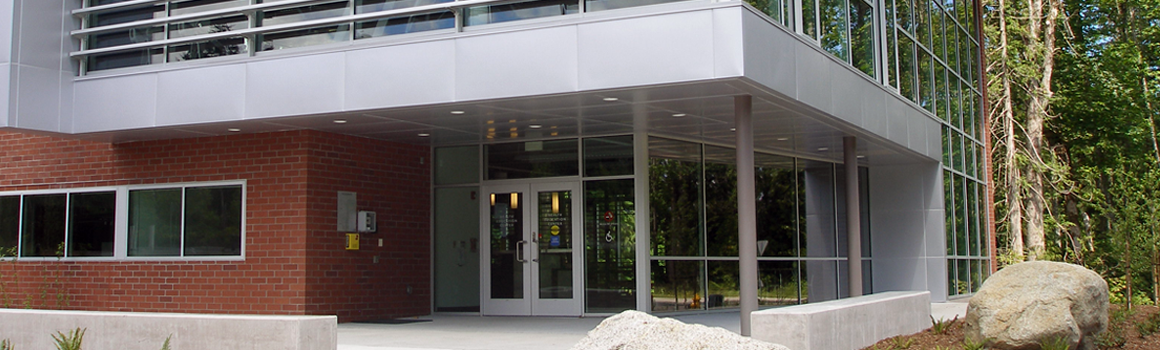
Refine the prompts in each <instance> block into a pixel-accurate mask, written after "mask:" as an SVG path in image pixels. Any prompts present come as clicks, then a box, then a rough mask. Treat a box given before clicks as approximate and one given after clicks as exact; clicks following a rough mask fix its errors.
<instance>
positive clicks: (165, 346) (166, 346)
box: [0, 334, 173, 350]
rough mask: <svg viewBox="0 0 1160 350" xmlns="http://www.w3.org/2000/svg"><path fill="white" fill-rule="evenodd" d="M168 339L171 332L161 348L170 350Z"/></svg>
mask: <svg viewBox="0 0 1160 350" xmlns="http://www.w3.org/2000/svg"><path fill="white" fill-rule="evenodd" d="M170 339H173V334H170V335H169V336H168V337H165V343H164V344H161V350H170V349H169V340H170ZM0 350H3V349H0Z"/></svg>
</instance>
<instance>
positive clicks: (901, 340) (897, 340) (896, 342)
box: [891, 335, 914, 350]
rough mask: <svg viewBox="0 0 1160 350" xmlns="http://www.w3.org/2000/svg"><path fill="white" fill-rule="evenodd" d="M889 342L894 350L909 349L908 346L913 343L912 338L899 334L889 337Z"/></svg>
mask: <svg viewBox="0 0 1160 350" xmlns="http://www.w3.org/2000/svg"><path fill="white" fill-rule="evenodd" d="M891 344H892V346H893V347H894V349H895V350H902V349H910V346H911V345H914V338H911V337H907V336H901V335H900V336H897V337H894V338H891Z"/></svg>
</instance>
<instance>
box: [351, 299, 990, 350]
mask: <svg viewBox="0 0 1160 350" xmlns="http://www.w3.org/2000/svg"><path fill="white" fill-rule="evenodd" d="M966 312H967V303H966V301H965V300H964V301H954V302H949V303H934V304H931V317H934V319H936V320H939V319H947V320H949V319H952V318H954V317H955V316H956V315H957V316H958V317H959V318H963V316H965V315H966ZM659 316H660V317H672V318H675V319H678V320H681V321H682V322H685V323H697V324H703V325H706V326H710V327H721V328H725V329H727V330H730V331H732V332H738V331H739V329H740V328H741V324H740V320H739V319H740V316H739V314H738V313H737V311H730V312H715V313H702V314H690V315H675V316H669V315H663V314H662V315H659ZM415 319H416V320H423V321H422V322H415V323H406V324H368V323H343V324H339V325H338V349H339V350H461V349H462V350H567V349H569V348H571V347H572V345H573V344H576V343H577V342H579V341H580V339H582V338H584V336H585V335H587V334H588V331H590V330H592V329H593V328H596V325H597V324H600V321H603V320H604V318H603V317H482V316H479V315H472V314H436V315H433V316H424V317H418V318H415Z"/></svg>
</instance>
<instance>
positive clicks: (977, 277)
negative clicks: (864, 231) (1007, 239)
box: [746, 0, 990, 296]
mask: <svg viewBox="0 0 1160 350" xmlns="http://www.w3.org/2000/svg"><path fill="white" fill-rule="evenodd" d="M782 1H784V0H782ZM746 2H747V3H749V4H750V5H753V6H754V7H755V8H757V9H758V10H760V11H762V12H764V13H765V14H766V15H768V16H769V17H770V18H771V19H773V20H774V22H777V23H781V24H782V25H784V26H786V27H787V28H788V29H789V30H792V31H795V32H797V33H798V34H800V35H803V36H806V37H808V38H810V39H813V40H814V41H815V42H816V43H817V45H818V46H820V47H821V48H823V49H825V50H826V51H827V52H829V53H830V54H832V55H833V56H835V57H837V58H838V59H840V60H842V61H844V62H847V63H849V64H850V65H851V66H852V67H854V68H856V69H857V70H859V71H861V72H863V73H866V74H867V75H868V76H870V77H871V78H874V79H876V80H878V81H879V82H880V83H881V84H883V85H885V86H887V87H888V89H890V90H893V91H896V92H897V93H898V94H899V95H901V96H902V97H904V98H906V99H907V100H910V101H912V102H914V103H915V105H917V106H918V107H920V108H922V109H925V110H927V111H928V112H930V115H931V116H933V117H935V118H936V119H937V120H939V121H940V122H942V124H943V128H942V136H943V169H944V172H943V177H944V185H945V186H944V188H943V190H944V191H945V192H944V196H945V197H946V204H947V206H946V208H947V212H946V236H947V237H946V240H947V255H948V257H949V258H950V260H949V261H948V264H947V276H948V280H947V285H948V287H950V288H949V289H948V290H949V291H950V295H952V296H953V295H960V294H970V293H974V291H975V290H977V289H978V287H979V286H980V284H981V283H982V280H983V279H985V278H986V277H987V276H988V275H989V271H990V268H989V266H990V264H989V259H990V258H989V257H990V251H989V247H990V245H989V244H988V242H989V237H988V230H986V229H985V228H984V225H985V223H986V222H987V217H986V216H987V214H988V211H987V210H986V208H985V207H983V206H981V204H980V202H979V200H981V199H983V198H984V195H985V193H986V186H987V185H986V176H985V174H986V172H987V169H986V167H985V162H986V158H985V157H986V156H985V154H984V152H985V148H984V144H983V140H984V138H985V134H984V128H983V122H984V120H983V117H982V111H983V108H982V101H983V98H982V91H981V90H980V85H979V84H980V80H979V77H980V75H981V74H982V73H981V70H980V68H979V61H980V59H979V57H980V56H979V54H980V52H981V51H980V41H979V38H978V36H977V35H976V34H977V30H978V28H976V22H975V21H976V19H977V17H978V16H979V14H977V13H975V7H974V3H973V2H972V1H969V0H801V1H800V2H796V3H797V4H800V7H801V9H800V13H801V18H796V19H795V18H788V17H787V16H786V14H792V13H793V11H788V10H786V9H789V8H791V7H792V6H793V3H795V2H779V1H778V0H746ZM879 7H881V8H882V11H881V12H878V11H875V9H876V8H879ZM879 13H881V14H882V17H883V18H881V19H876V18H875V17H876V16H877V14H879ZM879 45H881V46H879ZM882 48H884V49H885V50H884V51H882V50H881V49H882ZM876 51H877V52H876ZM879 65H881V66H882V68H881V69H880V71H879V70H878V69H877V68H876V67H878V66H879Z"/></svg>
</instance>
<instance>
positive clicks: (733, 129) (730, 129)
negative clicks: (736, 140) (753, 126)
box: [729, 128, 737, 132]
mask: <svg viewBox="0 0 1160 350" xmlns="http://www.w3.org/2000/svg"><path fill="white" fill-rule="evenodd" d="M729 131H732V132H737V128H729Z"/></svg>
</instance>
